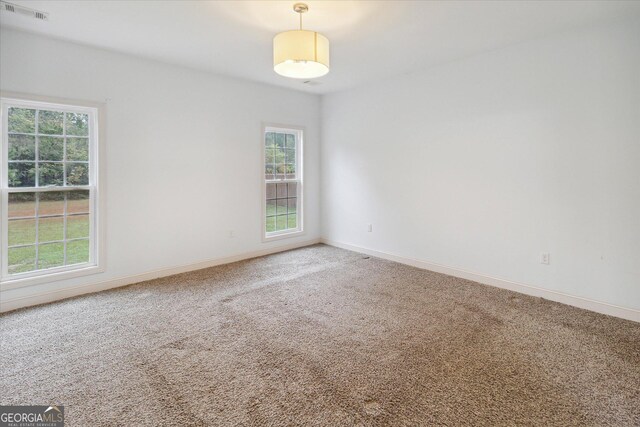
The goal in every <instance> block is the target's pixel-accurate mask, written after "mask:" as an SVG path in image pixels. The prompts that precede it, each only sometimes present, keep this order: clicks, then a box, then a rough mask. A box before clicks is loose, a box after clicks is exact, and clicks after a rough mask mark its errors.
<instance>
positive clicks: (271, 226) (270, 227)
mask: <svg viewBox="0 0 640 427" xmlns="http://www.w3.org/2000/svg"><path fill="white" fill-rule="evenodd" d="M266 230H267V233H271V232H273V231H276V217H275V216H272V217H269V218H267V222H266Z"/></svg>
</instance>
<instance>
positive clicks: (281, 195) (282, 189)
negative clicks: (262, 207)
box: [276, 183, 287, 199]
mask: <svg viewBox="0 0 640 427" xmlns="http://www.w3.org/2000/svg"><path fill="white" fill-rule="evenodd" d="M276 185H277V189H276V195H277V196H278V199H285V198H286V197H287V184H286V183H284V184H276Z"/></svg>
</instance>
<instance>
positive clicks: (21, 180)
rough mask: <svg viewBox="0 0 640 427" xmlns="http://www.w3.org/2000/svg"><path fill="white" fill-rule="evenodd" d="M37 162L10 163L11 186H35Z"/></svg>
mask: <svg viewBox="0 0 640 427" xmlns="http://www.w3.org/2000/svg"><path fill="white" fill-rule="evenodd" d="M35 186H36V164H35V163H32V162H28V163H27V162H20V163H9V187H35Z"/></svg>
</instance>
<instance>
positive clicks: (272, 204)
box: [263, 127, 303, 239]
mask: <svg viewBox="0 0 640 427" xmlns="http://www.w3.org/2000/svg"><path fill="white" fill-rule="evenodd" d="M264 171H265V175H264V198H263V207H264V215H263V218H264V226H263V230H264V237H265V239H271V238H276V237H282V236H288V235H291V234H293V233H301V232H302V229H303V227H302V224H303V222H302V213H303V212H302V188H303V186H302V131H301V130H297V129H283V128H276V127H266V128H265V131H264Z"/></svg>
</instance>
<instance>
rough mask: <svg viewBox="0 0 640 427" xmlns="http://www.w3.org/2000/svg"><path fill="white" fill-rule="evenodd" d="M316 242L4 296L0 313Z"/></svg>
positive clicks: (0, 303)
mask: <svg viewBox="0 0 640 427" xmlns="http://www.w3.org/2000/svg"><path fill="white" fill-rule="evenodd" d="M316 243H320V239H312V240H306V241H304V242H297V243H289V244H285V245H278V246H274V247H270V248H267V249H260V250H258V251H253V252H248V253H243V254H237V255H232V256H229V257H224V258H217V259H212V260H207V261H201V262H197V263H193V264H187V265H180V266H175V267H169V268H163V269H159V270H154V271H149V272H147V273H141V274H136V275H133V276H126V277H119V278H117V279H110V280H105V281H102V282H98V283H91V284H86V285H79V286H70V287H67V288H62V289H56V290H52V291H47V292H41V293H36V294H31V295H26V296H21V297H16V298H12V299H4V298H2V300H1V301H0V313H4V312H6V311H11V310H16V309H18V308H23V307H29V306H33V305H38V304H44V303H48V302H53V301H58V300H61V299H66V298H71V297H75V296H78V295H84V294H89V293H93V292H99V291H104V290H107V289H112V288H118V287H120V286H126V285H131V284H134V283H138V282H144V281H146V280H152V279H157V278H159V277H166V276H173V275H174V274H180V273H187V272H189V271H195V270H201V269H203V268H209V267H215V266H216V265H222V264H229V263H232V262H237V261H242V260H245V259H250V258H256V257H260V256H264V255H270V254H274V253H277V252H284V251H288V250H290V249H296V248H301V247H304V246H310V245H314V244H316Z"/></svg>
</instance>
